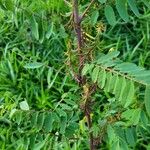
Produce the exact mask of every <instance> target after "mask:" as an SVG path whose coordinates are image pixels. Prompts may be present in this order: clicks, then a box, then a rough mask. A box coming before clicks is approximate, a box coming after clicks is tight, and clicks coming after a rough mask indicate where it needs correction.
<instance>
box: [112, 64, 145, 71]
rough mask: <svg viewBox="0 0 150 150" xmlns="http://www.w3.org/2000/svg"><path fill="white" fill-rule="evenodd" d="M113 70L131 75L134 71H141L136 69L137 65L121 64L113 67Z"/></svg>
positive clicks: (138, 68)
mask: <svg viewBox="0 0 150 150" xmlns="http://www.w3.org/2000/svg"><path fill="white" fill-rule="evenodd" d="M114 69H115V70H119V71H120V72H123V73H132V72H135V71H140V70H143V69H142V68H141V67H138V66H137V65H135V64H133V63H128V62H123V63H120V64H118V65H116V66H115V68H114Z"/></svg>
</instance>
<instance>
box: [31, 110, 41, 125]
mask: <svg viewBox="0 0 150 150" xmlns="http://www.w3.org/2000/svg"><path fill="white" fill-rule="evenodd" d="M38 116H39V111H36V112H34V113H32V116H31V126H32V127H36V125H37V120H38Z"/></svg>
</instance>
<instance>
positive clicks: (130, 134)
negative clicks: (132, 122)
mask: <svg viewBox="0 0 150 150" xmlns="http://www.w3.org/2000/svg"><path fill="white" fill-rule="evenodd" d="M125 135H126V139H127V142H128V143H129V145H130V146H132V147H134V146H135V144H136V139H135V131H134V128H127V129H126V131H125Z"/></svg>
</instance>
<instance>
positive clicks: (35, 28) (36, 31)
mask: <svg viewBox="0 0 150 150" xmlns="http://www.w3.org/2000/svg"><path fill="white" fill-rule="evenodd" d="M30 23H31V32H32V35H33V36H34V37H35V39H36V40H39V29H38V23H37V22H36V20H35V17H34V15H33V16H32V17H31V19H30Z"/></svg>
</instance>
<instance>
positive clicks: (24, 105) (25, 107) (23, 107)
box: [19, 101, 29, 110]
mask: <svg viewBox="0 0 150 150" xmlns="http://www.w3.org/2000/svg"><path fill="white" fill-rule="evenodd" d="M19 105H20V108H21V109H22V110H29V105H28V103H27V101H22V102H20V103H19Z"/></svg>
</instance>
